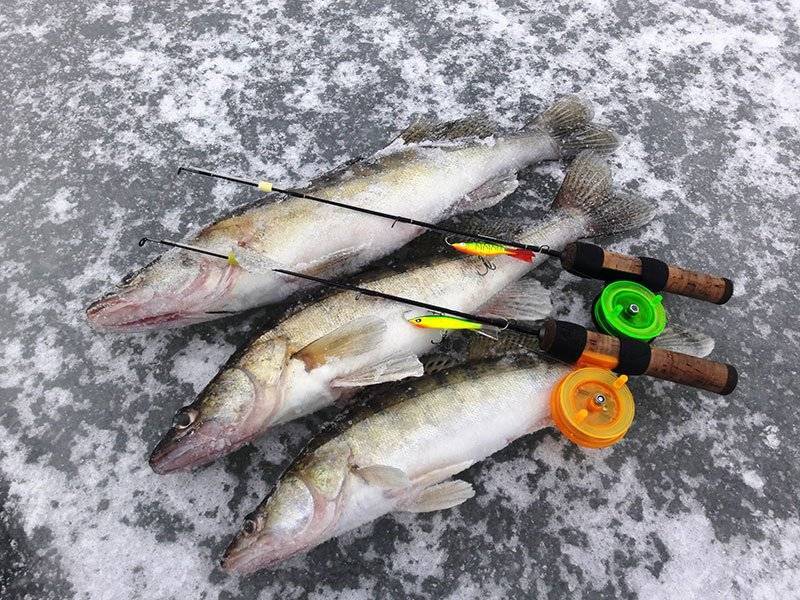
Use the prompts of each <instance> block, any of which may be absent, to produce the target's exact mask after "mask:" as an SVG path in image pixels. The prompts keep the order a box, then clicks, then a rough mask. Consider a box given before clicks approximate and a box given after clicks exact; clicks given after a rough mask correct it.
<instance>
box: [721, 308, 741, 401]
mask: <svg viewBox="0 0 800 600" xmlns="http://www.w3.org/2000/svg"><path fill="white" fill-rule="evenodd" d="M720 304H722V303H721V302H720ZM725 366H726V367H728V380H727V381H726V382H725V387H724V388H722V391H721V392H720V394H722V395H723V396H727V395H728V394H730V393H731V392H732V391H733V390H735V389H736V385H737V384H738V383H739V372H738V371H737V370H736V367H734V366H733V365H725Z"/></svg>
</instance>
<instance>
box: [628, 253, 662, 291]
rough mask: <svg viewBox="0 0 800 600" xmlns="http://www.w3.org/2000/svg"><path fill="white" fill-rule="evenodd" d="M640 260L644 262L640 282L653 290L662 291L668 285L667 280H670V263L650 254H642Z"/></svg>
mask: <svg viewBox="0 0 800 600" xmlns="http://www.w3.org/2000/svg"><path fill="white" fill-rule="evenodd" d="M639 260H640V261H641V262H642V274H641V275H640V276H639V283H641V284H642V285H643V286H645V287H646V288H648V289H649V290H650V291H651V292H660V291H661V290H663V289H664V288H665V287H667V281H668V280H669V265H668V264H667V263H665V262H664V261H663V260H658V259H657V258H650V257H648V256H640V257H639ZM631 279H634V278H631Z"/></svg>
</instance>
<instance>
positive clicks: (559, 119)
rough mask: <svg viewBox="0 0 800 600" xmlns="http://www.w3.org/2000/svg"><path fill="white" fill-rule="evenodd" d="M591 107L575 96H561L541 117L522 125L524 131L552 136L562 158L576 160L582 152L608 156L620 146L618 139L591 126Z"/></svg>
mask: <svg viewBox="0 0 800 600" xmlns="http://www.w3.org/2000/svg"><path fill="white" fill-rule="evenodd" d="M593 116H594V109H593V108H592V105H591V104H590V103H589V102H587V101H586V100H583V99H582V98H580V97H578V96H564V97H563V98H560V99H559V100H557V101H556V103H555V104H553V105H552V106H551V107H550V108H548V109H547V110H545V111H544V112H543V113H542V114H540V115H538V116H536V117H534V118H533V119H531V120H530V121H528V122H527V123H526V124H525V127H524V128H525V129H527V130H531V129H538V130H541V131H545V132H547V133H548V134H549V135H551V136H552V137H553V138H554V139H555V140H556V142H557V143H558V145H559V149H560V152H561V156H562V158H567V157H571V156H575V155H576V154H578V152H580V151H581V150H595V151H596V152H602V153H610V152H613V150H614V149H615V148H616V147H617V146H618V145H619V138H618V137H617V135H616V134H615V133H614V132H613V131H611V130H610V129H607V128H605V127H600V126H599V125H595V124H593V123H592V122H591V120H592V117H593Z"/></svg>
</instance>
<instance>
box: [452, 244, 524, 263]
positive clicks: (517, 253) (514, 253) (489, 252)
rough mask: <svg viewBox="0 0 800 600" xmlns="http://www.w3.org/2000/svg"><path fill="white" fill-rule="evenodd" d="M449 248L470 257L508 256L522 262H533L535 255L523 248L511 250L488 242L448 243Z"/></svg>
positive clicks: (508, 247)
mask: <svg viewBox="0 0 800 600" xmlns="http://www.w3.org/2000/svg"><path fill="white" fill-rule="evenodd" d="M450 246H451V247H452V248H453V249H455V250H458V251H459V252H463V253H464V254H469V255H470V256H482V257H484V258H488V257H493V256H510V257H511V258H516V259H517V260H521V261H523V262H533V259H534V258H535V256H536V255H535V254H534V252H533V251H532V250H525V249H524V248H512V247H510V246H504V245H503V244H492V243H490V242H455V243H450Z"/></svg>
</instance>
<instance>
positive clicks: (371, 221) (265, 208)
mask: <svg viewBox="0 0 800 600" xmlns="http://www.w3.org/2000/svg"><path fill="white" fill-rule="evenodd" d="M591 117H592V110H591V107H589V106H588V105H587V104H585V103H584V102H583V101H581V100H580V99H578V98H575V97H566V98H563V99H561V100H559V101H558V102H556V104H554V105H553V106H552V107H551V108H549V109H548V110H546V111H545V112H543V113H542V114H541V115H539V116H538V117H535V118H534V119H531V120H530V121H529V122H528V123H527V124H526V125H525V126H524V127H523V129H522V130H521V131H517V132H512V133H508V134H504V133H499V132H497V130H496V128H495V126H494V125H493V124H491V123H489V122H487V121H485V120H483V119H480V118H468V119H462V120H458V121H451V122H445V123H430V122H419V123H416V124H414V125H412V126H411V127H409V128H408V129H406V130H405V131H404V132H403V133H401V134H400V135H399V137H398V138H397V139H395V140H394V141H393V142H392V143H391V144H389V145H388V146H387V147H386V148H384V149H383V150H380V151H379V152H377V153H376V154H374V155H373V156H371V157H369V158H366V159H357V160H355V161H351V162H350V163H347V164H345V165H342V166H341V167H339V168H337V169H335V170H334V171H332V172H330V173H327V174H326V175H324V176H322V177H319V178H318V179H316V180H314V181H312V182H311V184H310V185H309V186H307V187H305V188H302V190H298V191H302V192H304V193H308V194H312V195H314V196H318V197H322V198H326V199H331V200H336V201H339V202H344V203H346V204H350V205H354V206H359V207H365V208H370V209H373V210H377V211H382V212H392V211H394V212H398V213H400V214H403V215H404V216H407V217H410V218H414V219H418V220H424V221H432V222H435V221H440V220H443V219H446V218H448V217H451V216H453V215H455V214H458V213H461V212H464V211H474V210H480V209H483V208H487V207H489V206H492V205H494V204H496V203H497V202H499V201H500V200H502V199H503V198H504V197H505V196H507V195H508V194H510V193H511V192H513V191H514V190H515V189H516V187H517V179H516V173H517V171H518V170H519V169H522V168H524V167H526V166H528V165H531V164H533V163H538V162H541V161H545V160H555V159H558V158H561V157H565V156H574V155H575V154H576V153H577V152H579V151H580V150H582V149H586V148H591V149H595V150H598V151H603V152H608V151H611V150H613V149H614V148H615V147H616V145H617V138H616V136H615V135H614V134H613V133H611V132H610V131H608V130H606V129H604V128H601V127H596V126H594V125H592V124H590V120H591ZM422 231H423V230H422V229H421V228H419V227H415V226H410V225H405V224H396V226H394V227H386V226H383V223H381V222H380V221H378V222H376V219H375V218H374V217H372V216H369V215H364V214H357V213H354V212H351V211H347V210H343V209H341V208H336V207H331V206H326V205H323V204H320V203H318V202H313V201H311V200H308V199H301V198H291V197H288V196H281V201H269V197H268V200H267V201H266V202H259V203H256V204H254V205H251V206H249V207H246V208H244V209H242V210H240V211H238V212H236V213H235V214H233V215H232V216H229V217H227V218H224V219H222V220H220V221H217V222H216V223H214V224H213V225H210V226H208V227H206V228H205V229H203V230H202V231H201V232H200V233H199V234H198V235H197V236H196V237H195V238H194V239H193V240H191V243H192V244H193V245H195V246H199V247H203V248H206V249H208V250H211V251H215V252H221V253H223V254H227V253H229V252H231V251H234V252H235V254H236V255H237V256H246V257H247V258H249V259H252V260H257V261H258V262H260V263H261V264H271V265H273V266H282V267H284V268H290V269H292V270H297V271H303V272H305V273H309V274H316V275H320V276H325V277H331V276H337V275H342V274H346V273H352V272H354V271H356V270H358V269H360V268H361V267H363V266H365V265H366V264H368V263H369V262H371V261H373V260H376V259H377V258H380V257H382V256H385V255H386V254H389V253H390V252H392V251H393V250H395V249H397V248H399V247H400V246H402V245H403V244H405V243H407V242H408V241H410V240H411V239H413V238H414V237H415V236H417V235H419V234H420V233H422ZM304 285H308V284H307V283H302V282H299V281H298V280H295V279H291V278H287V277H285V276H281V275H278V274H276V273H273V272H270V271H269V270H263V271H261V272H252V271H248V270H246V269H243V268H241V266H239V265H235V264H226V263H224V262H220V261H218V260H215V259H213V258H212V257H208V256H203V255H199V254H192V253H190V252H187V251H185V250H180V249H172V250H169V251H167V252H165V253H164V254H163V255H162V256H161V257H159V258H158V259H156V261H155V262H153V263H151V264H150V265H148V266H146V267H144V268H143V269H141V270H140V271H138V272H136V273H134V274H131V275H129V276H128V277H126V278H125V279H124V280H123V281H122V284H121V285H120V287H119V289H118V290H116V291H114V292H112V293H109V294H107V295H106V296H104V297H103V298H101V299H99V300H97V301H96V302H94V303H93V304H92V305H91V306H89V308H88V309H87V310H86V314H87V318H88V319H89V321H90V323H91V324H92V325H94V326H96V327H99V328H105V329H112V330H116V331H138V330H145V329H153V328H161V327H177V326H183V325H188V324H191V323H198V322H201V321H208V320H211V319H216V318H220V317H222V316H225V315H227V314H231V313H235V312H239V311H244V310H247V309H250V308H254V307H257V306H261V305H265V304H270V303H274V302H278V301H280V300H283V299H285V298H286V297H288V296H289V295H290V294H292V293H293V292H295V291H296V290H297V289H298V288H299V287H301V286H304Z"/></svg>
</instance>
